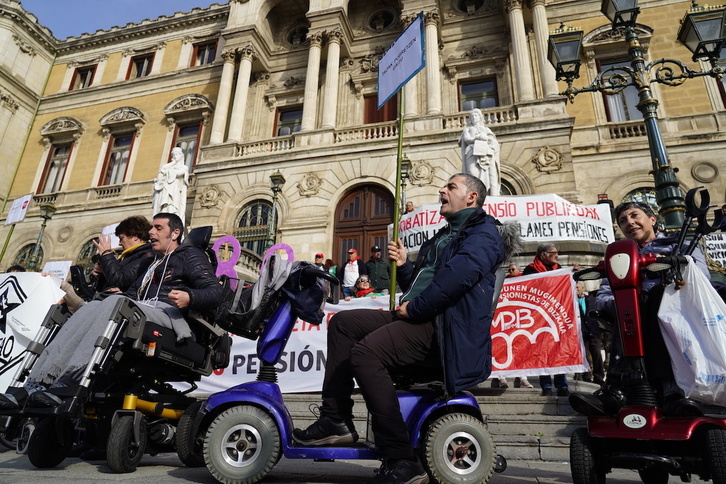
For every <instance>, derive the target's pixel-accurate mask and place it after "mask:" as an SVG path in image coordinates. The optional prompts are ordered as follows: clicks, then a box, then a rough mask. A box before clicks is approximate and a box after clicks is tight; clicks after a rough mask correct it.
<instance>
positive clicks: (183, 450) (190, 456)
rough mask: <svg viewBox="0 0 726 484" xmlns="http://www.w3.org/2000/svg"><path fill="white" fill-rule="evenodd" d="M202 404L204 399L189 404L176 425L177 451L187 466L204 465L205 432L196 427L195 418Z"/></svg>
mask: <svg viewBox="0 0 726 484" xmlns="http://www.w3.org/2000/svg"><path fill="white" fill-rule="evenodd" d="M202 405H204V402H203V401H202V400H199V401H196V402H194V403H192V404H191V405H189V407H188V408H187V409H186V410H185V411H184V413H183V414H182V416H181V418H180V419H179V424H178V425H177V426H176V453H177V454H178V455H179V459H180V460H181V461H182V462H183V463H184V465H185V466H187V467H203V466H204V432H203V431H201V430H200V429H195V428H194V419H195V418H196V416H197V414H198V413H199V410H200V409H201V408H202Z"/></svg>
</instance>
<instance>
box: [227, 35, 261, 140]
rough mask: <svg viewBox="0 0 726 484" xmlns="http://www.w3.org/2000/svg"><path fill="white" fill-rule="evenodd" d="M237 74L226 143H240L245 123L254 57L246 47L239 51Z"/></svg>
mask: <svg viewBox="0 0 726 484" xmlns="http://www.w3.org/2000/svg"><path fill="white" fill-rule="evenodd" d="M239 52H240V56H241V57H240V61H239V74H237V88H236V90H235V92H234V101H233V102H232V116H231V118H230V120H229V134H227V141H241V140H242V128H243V127H244V123H245V112H246V111H247V109H246V108H247V94H248V93H249V91H250V76H251V74H252V60H253V59H254V57H255V49H254V48H253V47H252V46H251V45H247V46H245V47H243V48H242V49H240V51H239Z"/></svg>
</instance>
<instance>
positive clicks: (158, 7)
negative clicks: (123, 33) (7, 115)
mask: <svg viewBox="0 0 726 484" xmlns="http://www.w3.org/2000/svg"><path fill="white" fill-rule="evenodd" d="M20 2H21V4H22V5H23V8H24V9H25V10H27V11H28V12H31V13H32V14H33V15H35V16H36V17H38V21H39V22H40V23H41V24H42V25H44V26H45V27H48V28H49V29H50V30H51V31H52V32H53V35H54V36H55V37H56V38H57V39H61V40H63V39H66V38H68V37H71V36H74V37H75V36H79V35H81V34H82V33H84V32H89V33H92V32H95V31H96V30H99V29H102V30H106V29H109V28H111V27H113V26H115V25H119V26H122V25H126V24H127V23H129V22H134V23H136V22H140V21H141V20H144V19H147V18H148V19H155V18H157V17H159V16H161V15H171V14H173V13H174V12H188V11H190V10H191V9H193V8H195V7H208V6H209V5H211V4H213V3H222V4H225V3H227V0H217V1H214V0H20Z"/></svg>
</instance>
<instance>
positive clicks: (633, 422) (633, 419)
mask: <svg viewBox="0 0 726 484" xmlns="http://www.w3.org/2000/svg"><path fill="white" fill-rule="evenodd" d="M646 423H648V422H647V420H646V419H645V417H643V416H642V415H639V414H637V413H629V414H628V415H626V416H625V417H623V425H625V426H626V427H628V428H630V429H642V428H643V427H645V424H646Z"/></svg>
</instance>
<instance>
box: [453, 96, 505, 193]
mask: <svg viewBox="0 0 726 484" xmlns="http://www.w3.org/2000/svg"><path fill="white" fill-rule="evenodd" d="M459 146H461V161H462V165H463V167H462V171H463V172H464V173H468V174H470V175H473V176H475V177H477V178H479V179H480V180H481V181H482V182H483V183H484V185H485V186H486V187H487V190H488V192H489V193H488V194H489V195H494V196H497V195H499V193H500V186H501V182H500V172H499V142H498V141H497V137H496V136H494V133H493V132H492V130H491V129H489V128H487V127H486V126H485V125H484V116H483V115H482V113H481V110H480V109H472V110H471V113H469V120H468V121H467V123H466V127H465V128H464V131H463V132H462V133H461V137H460V138H459Z"/></svg>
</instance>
